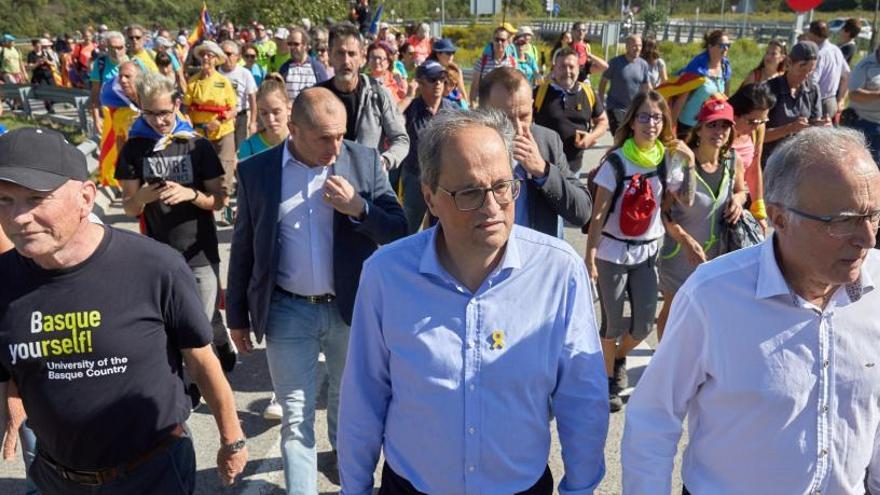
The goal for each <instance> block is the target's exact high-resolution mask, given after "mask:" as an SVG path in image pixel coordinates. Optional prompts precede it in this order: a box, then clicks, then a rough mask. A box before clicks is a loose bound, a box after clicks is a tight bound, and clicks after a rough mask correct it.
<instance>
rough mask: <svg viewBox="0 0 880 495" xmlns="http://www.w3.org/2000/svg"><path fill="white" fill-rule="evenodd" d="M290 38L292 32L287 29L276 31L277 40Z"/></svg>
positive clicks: (281, 28)
mask: <svg viewBox="0 0 880 495" xmlns="http://www.w3.org/2000/svg"><path fill="white" fill-rule="evenodd" d="M288 36H290V31H288V30H287V29H285V28H283V27H280V28H278V29H276V30H275V38H276V39H279V40H286V39H287V37H288Z"/></svg>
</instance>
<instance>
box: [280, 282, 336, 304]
mask: <svg viewBox="0 0 880 495" xmlns="http://www.w3.org/2000/svg"><path fill="white" fill-rule="evenodd" d="M275 290H277V291H279V292H282V293H284V295H286V296H290V297H294V298H296V299H305V301H306V302H308V303H309V304H327V303H331V302H333V301H335V300H336V296H334V295H333V294H321V295H318V296H303V295H301V294H294V293H293V292H290V291H289V290H287V289H285V288H283V287H281V286H280V285H276V286H275Z"/></svg>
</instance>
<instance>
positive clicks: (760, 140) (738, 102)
mask: <svg viewBox="0 0 880 495" xmlns="http://www.w3.org/2000/svg"><path fill="white" fill-rule="evenodd" d="M729 102H730V106H732V107H733V113H734V130H735V131H736V137H735V138H734V141H733V146H732V147H733V150H734V151H735V152H736V154H737V156H738V157H739V159H740V160H741V161H742V164H743V168H744V170H745V180H746V185H747V186H748V188H749V201H750V203H751V204H750V206H749V211H751V212H752V215H754V216H755V219H756V220H758V221H759V222H760V223H761V226H762V227H764V229H765V230H766V229H767V221H766V218H767V212H766V210H765V209H764V179H763V175H762V173H761V152H762V151H763V146H764V131H765V130H766V127H767V114H768V113H769V111H770V109H771V108H773V105H775V104H776V97H775V96H774V95H773V93H771V92H770V90H769V89H767V86H766V85H764V84H746V85H745V86H743V87H741V88H740V89H739V91H737V92H736V93H735V94H734V95H733V96H731V97H730V100H729Z"/></svg>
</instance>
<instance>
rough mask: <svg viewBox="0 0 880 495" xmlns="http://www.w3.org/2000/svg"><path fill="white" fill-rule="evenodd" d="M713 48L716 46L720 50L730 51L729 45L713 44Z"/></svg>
mask: <svg viewBox="0 0 880 495" xmlns="http://www.w3.org/2000/svg"><path fill="white" fill-rule="evenodd" d="M715 46H717V47H718V48H720V49H722V50H729V49H730V43H715Z"/></svg>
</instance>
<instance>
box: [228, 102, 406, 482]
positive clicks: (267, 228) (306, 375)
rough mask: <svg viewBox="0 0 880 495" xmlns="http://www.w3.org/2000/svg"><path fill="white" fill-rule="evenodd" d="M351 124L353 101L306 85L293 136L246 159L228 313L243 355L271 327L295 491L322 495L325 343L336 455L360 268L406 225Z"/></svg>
mask: <svg viewBox="0 0 880 495" xmlns="http://www.w3.org/2000/svg"><path fill="white" fill-rule="evenodd" d="M345 126H346V113H345V108H344V107H343V105H342V103H341V102H340V101H339V100H338V99H337V98H336V97H335V96H334V95H333V93H331V92H330V91H329V90H327V89H324V88H310V89H306V90H304V91H303V92H301V93H300V94H299V96H298V97H297V99H296V101H295V103H294V104H293V111H292V112H291V120H290V123H289V128H290V137H289V138H288V139H287V140H286V141H285V142H283V143H282V144H280V145H278V146H276V147H274V148H272V149H270V150H267V151H265V152H263V153H260V154H258V155H255V156H253V157H252V158H250V159H248V160H245V161H244V162H242V163H241V164H239V166H238V180H239V183H238V219H237V220H236V222H235V231H234V234H233V238H232V254H231V257H230V261H229V283H228V289H227V292H226V294H227V300H226V315H227V320H228V323H229V328H230V329H231V330H232V338H233V341H234V342H235V345H236V346H237V347H238V350H239V352H240V353H242V354H247V353H249V352H250V351H251V349H252V348H253V343H252V341H251V334H253V335H254V336H255V337H256V339H257V341H261V340H262V339H263V336H264V335H265V336H266V357H267V358H268V361H269V371H270V374H271V376H272V384H273V387H274V389H275V395H276V397H277V399H278V402H279V404H280V405H281V408H282V427H281V451H282V457H283V461H284V476H285V483H286V485H287V493H290V494H309V495H312V494H314V493H317V456H316V451H315V432H314V422H315V396H316V394H317V391H316V387H315V383H316V380H315V378H316V377H315V374H316V370H317V362H318V352H319V350H322V351H323V352H324V355H325V357H326V362H327V371H328V375H329V382H330V388H329V399H328V404H327V417H328V418H327V423H328V429H329V437H330V445H331V446H332V447H333V452H334V455H333V456H332V457H331V458H332V459H335V451H336V416H337V410H338V404H339V383H340V379H341V377H342V368H343V365H344V363H345V356H346V352H347V350H348V334H349V325H351V316H352V309H353V306H354V296H355V292H356V291H357V286H358V280H359V278H360V273H361V265H362V264H363V262H364V260H366V259H367V258H368V257H369V256H370V255H371V254H372V253H373V252H374V251H375V250H376V249H377V248H378V246H379V245H380V244H385V243H388V242H391V241H393V240H395V239H397V238H400V237H403V236H404V235H406V233H407V227H406V217H405V216H404V214H403V209H402V208H401V207H400V204H398V202H397V199H396V197H395V195H394V191H393V190H392V189H391V186H390V184H389V183H388V178H387V175H386V174H385V172H384V170H383V168H382V164H381V160H380V157H379V153H378V152H377V151H376V150H375V149H372V148H366V147H364V146H361V145H359V144H357V143H354V142H352V141H348V140H345V139H343V136H344V135H345ZM332 470H333V471H335V461H334V462H333V463H332ZM334 477H335V476H334Z"/></svg>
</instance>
